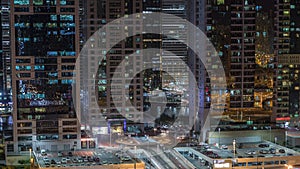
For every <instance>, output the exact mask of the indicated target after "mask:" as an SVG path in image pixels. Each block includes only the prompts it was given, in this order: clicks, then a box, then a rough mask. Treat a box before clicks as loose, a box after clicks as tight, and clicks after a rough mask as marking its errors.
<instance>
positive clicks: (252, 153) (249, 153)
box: [246, 151, 256, 155]
mask: <svg viewBox="0 0 300 169" xmlns="http://www.w3.org/2000/svg"><path fill="white" fill-rule="evenodd" d="M246 154H248V155H254V154H256V152H255V151H248V152H246Z"/></svg>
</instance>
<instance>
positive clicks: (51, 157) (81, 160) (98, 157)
mask: <svg viewBox="0 0 300 169" xmlns="http://www.w3.org/2000/svg"><path fill="white" fill-rule="evenodd" d="M34 154H35V156H36V159H37V161H38V164H39V166H40V167H72V166H96V165H112V164H126V163H129V164H130V163H135V162H137V161H135V160H134V159H133V158H132V157H131V156H130V155H129V154H128V153H127V152H123V151H121V150H116V149H108V150H107V149H96V150H94V151H88V150H86V151H59V152H45V153H41V152H35V153H34Z"/></svg>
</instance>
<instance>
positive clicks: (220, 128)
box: [218, 127, 221, 148]
mask: <svg viewBox="0 0 300 169" xmlns="http://www.w3.org/2000/svg"><path fill="white" fill-rule="evenodd" d="M218 130H219V142H218V146H219V148H220V131H221V128H220V127H219V129H218Z"/></svg>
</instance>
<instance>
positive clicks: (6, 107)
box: [0, 0, 13, 143]
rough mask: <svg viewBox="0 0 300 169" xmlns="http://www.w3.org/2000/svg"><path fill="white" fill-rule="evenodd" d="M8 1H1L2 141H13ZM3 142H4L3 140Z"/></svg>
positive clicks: (0, 74)
mask: <svg viewBox="0 0 300 169" xmlns="http://www.w3.org/2000/svg"><path fill="white" fill-rule="evenodd" d="M9 11H10V6H9V1H8V0H2V1H1V18H0V20H1V28H0V39H1V44H0V58H1V61H0V63H1V65H0V79H1V81H0V105H1V106H0V109H1V115H0V132H1V137H2V141H5V142H8V141H13V120H12V119H13V118H12V110H13V109H12V105H13V104H12V84H11V57H10V56H11V55H10V45H11V43H10V22H9V18H10V17H9ZM1 143H2V142H1ZM3 143H4V142H3Z"/></svg>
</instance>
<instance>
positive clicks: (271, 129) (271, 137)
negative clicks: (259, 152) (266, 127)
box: [269, 126, 272, 141]
mask: <svg viewBox="0 0 300 169" xmlns="http://www.w3.org/2000/svg"><path fill="white" fill-rule="evenodd" d="M271 135H272V127H271V126H270V139H269V140H270V141H271V140H272V137H271Z"/></svg>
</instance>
